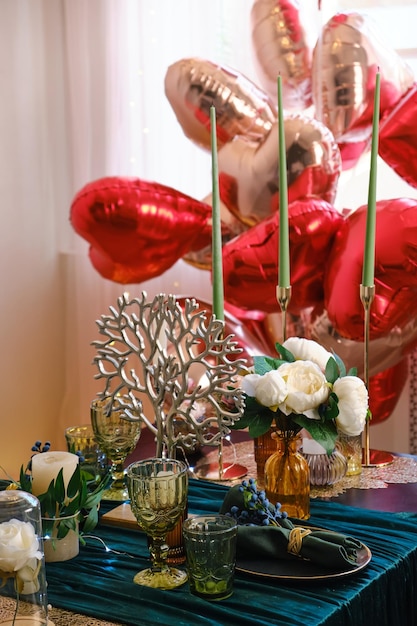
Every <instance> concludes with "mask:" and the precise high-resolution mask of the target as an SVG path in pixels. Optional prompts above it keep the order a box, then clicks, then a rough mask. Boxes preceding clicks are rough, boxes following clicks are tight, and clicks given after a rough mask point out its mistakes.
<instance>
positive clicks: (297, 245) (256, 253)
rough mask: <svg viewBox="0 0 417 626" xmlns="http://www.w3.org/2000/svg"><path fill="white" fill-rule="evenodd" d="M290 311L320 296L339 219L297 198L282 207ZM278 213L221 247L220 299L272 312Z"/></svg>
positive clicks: (320, 204)
mask: <svg viewBox="0 0 417 626" xmlns="http://www.w3.org/2000/svg"><path fill="white" fill-rule="evenodd" d="M288 215H289V243H290V267H291V285H292V287H293V289H292V297H291V301H290V305H289V310H290V311H291V312H297V311H298V310H299V309H303V308H305V307H307V306H313V305H314V304H315V303H317V302H321V301H322V300H323V277H324V270H325V267H326V263H327V257H328V255H329V252H330V249H331V246H332V243H333V237H334V235H335V234H336V232H337V230H338V228H339V226H340V225H341V223H342V222H343V218H342V216H341V215H340V213H338V212H337V211H336V209H334V208H333V207H332V206H331V205H330V204H329V203H327V202H325V201H324V200H318V199H310V200H298V201H296V202H293V203H292V204H290V205H289V207H288ZM278 242H279V224H278V214H277V213H275V214H274V215H272V216H270V217H269V218H266V219H264V220H263V221H262V222H261V223H260V224H257V225H256V226H254V227H253V228H250V229H249V230H247V231H246V232H244V233H242V234H241V235H239V236H238V237H236V238H235V239H233V240H232V241H230V242H228V243H227V244H225V246H223V273H224V293H225V298H226V300H227V301H228V302H230V303H231V304H233V305H235V306H238V307H240V308H242V309H255V310H259V311H264V312H266V313H271V312H275V311H277V309H278V308H279V307H278V303H277V299H276V286H277V282H278Z"/></svg>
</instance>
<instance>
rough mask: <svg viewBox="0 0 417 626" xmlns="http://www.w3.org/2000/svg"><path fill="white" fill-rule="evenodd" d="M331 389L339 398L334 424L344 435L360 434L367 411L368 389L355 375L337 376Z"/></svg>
mask: <svg viewBox="0 0 417 626" xmlns="http://www.w3.org/2000/svg"><path fill="white" fill-rule="evenodd" d="M333 391H334V393H335V394H336V395H337V397H338V398H339V403H338V406H339V415H338V416H337V417H336V426H337V428H338V429H339V430H340V432H341V433H342V434H344V435H349V436H355V435H360V434H361V432H362V431H363V429H364V427H365V422H366V415H367V412H368V390H367V388H366V385H365V383H364V382H363V381H362V380H361V379H360V378H358V377H357V376H344V377H343V378H338V379H337V380H336V381H335V383H334V385H333Z"/></svg>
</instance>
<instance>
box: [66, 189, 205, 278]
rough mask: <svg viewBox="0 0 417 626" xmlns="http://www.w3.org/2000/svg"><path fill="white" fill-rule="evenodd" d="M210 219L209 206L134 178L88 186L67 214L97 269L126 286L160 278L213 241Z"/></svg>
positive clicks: (76, 198) (105, 276)
mask: <svg viewBox="0 0 417 626" xmlns="http://www.w3.org/2000/svg"><path fill="white" fill-rule="evenodd" d="M210 220H211V208H210V207H209V206H208V205H206V204H204V203H202V202H199V201H197V200H194V199H193V198H190V197H189V196H186V195H185V194H182V193H181V192H179V191H176V190H175V189H172V188H170V187H166V186H165V185H161V184H159V183H153V182H147V181H143V180H140V179H138V178H120V177H106V178H101V179H99V180H96V181H94V182H90V183H89V184H87V185H86V186H85V187H83V188H82V189H81V190H80V191H79V192H78V193H77V194H76V196H75V197H74V199H73V202H72V205H71V211H70V221H71V224H72V226H73V228H74V230H75V231H76V232H77V233H78V234H79V235H81V236H82V237H83V238H84V239H86V240H87V241H88V242H89V243H90V259H91V262H92V264H93V266H94V267H95V269H96V270H97V271H98V272H99V273H100V274H101V275H102V276H103V277H104V278H108V279H110V280H113V281H115V282H118V283H124V284H126V283H136V282H142V281H144V280H148V279H150V278H153V277H155V276H159V275H160V274H162V273H163V272H165V271H166V270H167V269H169V268H170V267H171V266H172V265H173V264H174V263H175V262H176V261H178V259H180V258H181V257H182V256H183V255H184V254H185V252H188V251H189V250H192V249H197V250H199V249H201V248H203V247H204V246H205V245H207V243H208V242H209V241H211V223H210ZM174 233H175V236H174Z"/></svg>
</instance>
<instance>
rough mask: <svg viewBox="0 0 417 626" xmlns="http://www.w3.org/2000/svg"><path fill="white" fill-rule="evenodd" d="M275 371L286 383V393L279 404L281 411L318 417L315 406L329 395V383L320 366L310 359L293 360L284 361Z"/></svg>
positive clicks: (324, 400)
mask: <svg viewBox="0 0 417 626" xmlns="http://www.w3.org/2000/svg"><path fill="white" fill-rule="evenodd" d="M277 371H278V372H279V373H280V374H281V376H282V378H283V379H284V381H285V382H286V384H287V391H288V395H287V397H286V399H285V404H284V405H283V406H280V409H281V410H282V411H283V413H286V414H287V415H288V414H289V413H300V414H303V415H305V416H306V417H309V418H310V419H319V414H318V411H317V408H318V406H319V405H320V404H322V403H323V402H326V400H327V398H328V396H329V385H328V383H327V380H326V377H325V376H324V374H323V372H322V371H321V369H320V367H319V366H318V365H317V364H316V363H313V362H312V361H295V362H294V363H284V364H283V365H281V366H280V367H279V368H278V370H277Z"/></svg>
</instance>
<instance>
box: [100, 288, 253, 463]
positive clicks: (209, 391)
mask: <svg viewBox="0 0 417 626" xmlns="http://www.w3.org/2000/svg"><path fill="white" fill-rule="evenodd" d="M146 298H147V295H146V293H145V292H143V293H142V294H141V296H140V297H138V298H133V299H131V300H129V296H128V295H127V294H124V295H123V296H121V297H119V298H118V299H117V306H116V307H112V306H111V307H109V309H110V314H109V315H102V316H101V319H100V320H98V321H97V325H98V328H99V333H100V334H101V335H104V339H103V340H102V341H98V340H97V341H94V342H92V345H93V346H95V347H96V349H97V356H96V357H95V358H94V363H95V364H96V365H97V367H98V374H96V375H95V378H97V379H99V378H104V380H105V387H104V390H103V391H102V392H100V393H99V394H98V395H99V397H100V398H109V409H111V405H112V402H113V401H114V399H115V398H116V397H117V398H118V400H119V401H122V402H123V404H124V406H125V407H126V418H127V419H141V420H143V422H144V423H145V424H146V426H147V427H148V428H149V429H150V430H151V431H152V432H153V433H154V434H155V438H156V444H157V449H156V455H157V456H159V457H161V456H168V457H172V456H174V455H175V448H176V447H177V446H178V445H181V446H182V447H183V448H185V449H191V448H193V447H194V446H195V444H196V442H198V443H200V444H201V445H210V446H215V445H220V442H221V440H222V439H223V438H224V437H225V436H226V435H228V434H229V433H230V428H229V427H230V426H231V425H232V424H233V423H234V422H235V421H236V420H237V419H239V417H240V416H241V414H242V411H243V398H242V392H241V389H240V387H239V385H238V384H237V382H238V378H239V375H241V374H242V372H243V371H245V370H246V361H245V359H242V358H238V357H237V355H238V354H240V353H241V352H242V349H241V348H240V347H239V346H238V344H237V342H236V341H234V340H233V335H229V336H228V337H224V322H223V321H221V320H217V319H216V318H215V317H214V316H211V317H210V319H207V317H206V312H205V311H202V310H199V306H198V304H197V302H196V301H195V300H194V299H186V300H185V303H184V307H183V309H182V308H181V306H180V305H179V303H178V302H177V300H176V298H175V296H173V295H168V296H167V295H165V294H159V295H157V296H155V297H154V299H153V300H152V301H151V302H148V301H147V299H146ZM231 357H233V358H231ZM196 372H197V376H198V380H196ZM145 398H147V399H148V401H149V402H148V403H147V404H148V405H149V406H150V407H151V409H150V410H149V406H148V409H146V407H145V406H144V400H145ZM202 407H204V408H203V410H202ZM147 411H149V412H153V415H149V414H147ZM133 412H134V413H135V414H136V417H135V416H134V414H133ZM138 414H139V418H138V417H137V415H138ZM178 420H182V421H183V422H184V423H185V424H186V426H187V428H186V429H179V428H178Z"/></svg>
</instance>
